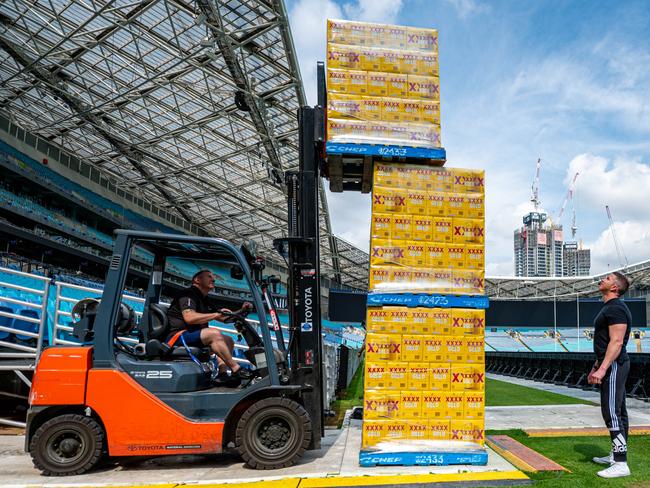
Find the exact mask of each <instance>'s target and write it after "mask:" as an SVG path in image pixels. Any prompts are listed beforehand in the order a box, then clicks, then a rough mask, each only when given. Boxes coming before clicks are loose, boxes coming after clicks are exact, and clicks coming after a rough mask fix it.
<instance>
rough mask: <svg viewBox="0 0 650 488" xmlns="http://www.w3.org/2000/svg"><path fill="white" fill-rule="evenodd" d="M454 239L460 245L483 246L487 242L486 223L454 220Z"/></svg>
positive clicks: (462, 219)
mask: <svg viewBox="0 0 650 488" xmlns="http://www.w3.org/2000/svg"><path fill="white" fill-rule="evenodd" d="M452 226H453V234H452V235H453V239H454V242H457V243H459V244H483V243H484V240H485V221H484V220H482V219H464V218H454V219H453V222H452Z"/></svg>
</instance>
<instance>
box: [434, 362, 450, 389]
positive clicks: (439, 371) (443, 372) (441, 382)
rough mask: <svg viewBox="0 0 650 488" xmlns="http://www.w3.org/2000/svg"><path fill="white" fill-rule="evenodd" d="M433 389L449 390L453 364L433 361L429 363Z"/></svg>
mask: <svg viewBox="0 0 650 488" xmlns="http://www.w3.org/2000/svg"><path fill="white" fill-rule="evenodd" d="M429 368H430V373H429V376H430V378H431V381H430V383H431V389H432V390H438V391H449V386H450V382H451V366H450V365H449V363H431V364H430V365H429Z"/></svg>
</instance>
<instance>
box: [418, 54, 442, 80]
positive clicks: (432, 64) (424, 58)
mask: <svg viewBox="0 0 650 488" xmlns="http://www.w3.org/2000/svg"><path fill="white" fill-rule="evenodd" d="M439 73H440V68H439V62H438V55H437V54H435V53H423V54H421V55H420V56H419V58H418V74H422V75H424V76H438V75H439Z"/></svg>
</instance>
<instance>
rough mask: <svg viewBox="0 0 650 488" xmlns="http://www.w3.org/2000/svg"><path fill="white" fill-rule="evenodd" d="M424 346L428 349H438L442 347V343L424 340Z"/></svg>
mask: <svg viewBox="0 0 650 488" xmlns="http://www.w3.org/2000/svg"><path fill="white" fill-rule="evenodd" d="M424 345H425V346H427V347H428V348H429V349H433V348H440V347H442V341H440V340H435V339H425V341H424Z"/></svg>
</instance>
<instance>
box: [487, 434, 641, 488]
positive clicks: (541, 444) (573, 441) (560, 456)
mask: <svg viewBox="0 0 650 488" xmlns="http://www.w3.org/2000/svg"><path fill="white" fill-rule="evenodd" d="M492 434H505V435H509V436H510V437H512V438H513V439H516V440H518V441H519V442H521V443H522V444H524V445H526V446H528V447H530V448H531V449H533V450H535V451H537V452H539V453H540V454H542V455H544V456H546V457H548V458H549V459H552V460H553V461H555V462H556V463H558V464H560V465H562V466H564V467H565V468H566V469H568V470H569V471H571V472H570V473H555V472H546V473H526V474H527V475H528V476H530V478H531V479H533V480H534V481H535V483H534V485H533V486H534V487H535V488H564V487H569V488H592V487H593V488H596V487H604V486H607V487H610V486H614V487H630V488H641V487H650V463H648V462H647V452H649V451H650V436H630V439H629V445H628V447H629V453H628V464H629V466H630V470H631V471H632V476H628V477H627V478H618V479H609V480H605V479H602V478H600V477H599V476H597V475H596V473H597V472H598V471H600V470H601V469H604V468H605V466H600V465H598V464H595V463H593V462H592V461H591V458H592V457H594V456H605V455H607V453H608V452H609V450H610V448H611V444H610V440H609V437H608V436H593V437H528V436H527V435H526V433H524V432H523V431H521V430H508V431H488V435H492Z"/></svg>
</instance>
